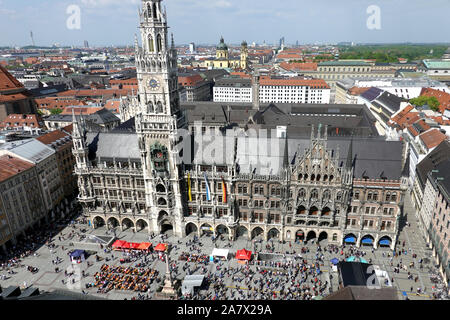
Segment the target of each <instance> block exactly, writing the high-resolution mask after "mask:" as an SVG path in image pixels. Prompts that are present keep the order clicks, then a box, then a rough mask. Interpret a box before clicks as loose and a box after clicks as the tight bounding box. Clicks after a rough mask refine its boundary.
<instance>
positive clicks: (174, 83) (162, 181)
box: [134, 0, 185, 236]
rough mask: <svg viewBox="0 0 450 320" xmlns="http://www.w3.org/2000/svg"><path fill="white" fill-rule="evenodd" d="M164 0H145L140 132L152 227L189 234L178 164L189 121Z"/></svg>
mask: <svg viewBox="0 0 450 320" xmlns="http://www.w3.org/2000/svg"><path fill="white" fill-rule="evenodd" d="M161 2H162V0H142V9H141V10H140V12H139V15H140V33H141V40H142V47H139V45H138V43H137V41H136V71H137V78H138V86H139V89H138V93H137V96H136V101H135V104H136V106H135V107H134V108H135V109H136V119H135V122H136V132H137V134H138V139H139V149H140V152H141V158H142V165H143V169H144V178H145V189H146V204H147V208H148V209H147V210H148V214H149V220H150V224H151V225H150V228H151V229H152V230H153V231H154V232H156V233H159V232H164V231H166V230H168V229H173V231H174V234H175V235H177V236H183V228H182V226H181V224H182V220H183V209H182V203H181V192H180V185H179V172H178V164H177V161H176V160H177V154H178V151H177V150H176V149H175V145H176V143H177V129H178V128H183V127H185V117H184V115H183V113H182V112H181V110H180V100H179V93H178V76H177V52H176V49H175V45H174V41H173V37H172V40H171V44H170V45H169V39H168V32H167V29H168V27H167V21H166V13H165V10H164V12H163V10H162V8H161Z"/></svg>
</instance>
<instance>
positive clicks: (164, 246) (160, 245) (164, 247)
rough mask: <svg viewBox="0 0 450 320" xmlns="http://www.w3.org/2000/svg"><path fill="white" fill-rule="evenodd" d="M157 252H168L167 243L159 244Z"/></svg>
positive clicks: (156, 248)
mask: <svg viewBox="0 0 450 320" xmlns="http://www.w3.org/2000/svg"><path fill="white" fill-rule="evenodd" d="M155 250H156V251H166V250H167V244H165V243H159V244H158V245H157V246H156V247H155Z"/></svg>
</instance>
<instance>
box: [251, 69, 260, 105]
mask: <svg viewBox="0 0 450 320" xmlns="http://www.w3.org/2000/svg"><path fill="white" fill-rule="evenodd" d="M252 95H253V110H256V111H259V108H260V104H259V71H258V70H255V71H254V73H253V77H252Z"/></svg>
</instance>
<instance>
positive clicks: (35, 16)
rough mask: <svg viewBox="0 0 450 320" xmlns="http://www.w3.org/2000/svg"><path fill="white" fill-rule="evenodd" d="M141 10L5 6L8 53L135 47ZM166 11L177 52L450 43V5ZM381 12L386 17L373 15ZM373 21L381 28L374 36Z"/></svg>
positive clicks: (228, 4)
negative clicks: (185, 47) (75, 11)
mask: <svg viewBox="0 0 450 320" xmlns="http://www.w3.org/2000/svg"><path fill="white" fill-rule="evenodd" d="M141 2H142V0H0V46H25V45H30V44H31V39H30V31H31V30H32V31H33V34H34V39H35V42H36V45H41V46H50V45H53V44H55V43H58V44H60V45H68V46H72V45H73V46H82V45H83V43H84V40H87V41H88V42H89V45H90V46H91V47H93V46H111V45H114V46H116V45H133V43H134V34H135V33H138V31H139V30H138V28H137V27H138V9H137V8H138V6H139V5H140V4H141ZM71 5H75V6H78V8H79V9H80V24H79V27H80V28H79V29H77V28H75V29H74V28H68V27H67V21H68V19H70V17H71V12H69V14H68V13H67V10H68V8H69V7H70V6H71ZM163 5H165V6H166V8H167V20H168V24H169V26H170V29H169V32H173V33H174V37H175V43H176V44H187V43H190V42H194V43H196V44H216V43H218V42H219V39H220V37H221V36H223V37H224V38H225V42H226V43H229V44H239V43H241V42H242V40H246V41H247V42H248V43H250V44H251V43H252V42H256V43H263V42H264V41H266V43H269V44H273V43H277V42H278V41H279V39H280V38H281V37H282V36H284V37H285V41H286V43H288V44H295V43H296V41H298V42H299V43H300V44H306V43H308V44H311V43H317V44H326V43H337V42H342V41H350V42H355V43H392V42H396V43H398V42H401V43H404V42H414V43H417V42H420V43H423V42H427V43H431V42H444V43H449V42H450V32H449V31H450V19H449V13H450V0H318V1H311V0H163ZM373 6H376V7H377V8H379V15H376V13H375V12H374V11H371V10H369V13H368V8H369V9H370V8H372V7H373ZM378 17H379V19H378ZM374 19H375V20H374ZM368 20H369V22H371V23H372V24H371V25H372V26H374V24H373V23H374V21H375V26H376V27H377V28H375V29H374V28H373V27H371V28H369V27H368ZM70 21H72V22H73V21H76V20H73V19H71V20H70ZM378 22H379V23H378ZM377 23H378V25H377ZM72 25H73V24H72ZM75 26H76V24H75ZM378 27H379V28H378Z"/></svg>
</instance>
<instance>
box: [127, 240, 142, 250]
mask: <svg viewBox="0 0 450 320" xmlns="http://www.w3.org/2000/svg"><path fill="white" fill-rule="evenodd" d="M130 245H131V249H135V250H136V249H139V246H140V245H141V244H140V243H135V242H134V243H130Z"/></svg>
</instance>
